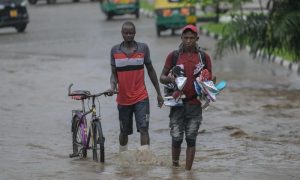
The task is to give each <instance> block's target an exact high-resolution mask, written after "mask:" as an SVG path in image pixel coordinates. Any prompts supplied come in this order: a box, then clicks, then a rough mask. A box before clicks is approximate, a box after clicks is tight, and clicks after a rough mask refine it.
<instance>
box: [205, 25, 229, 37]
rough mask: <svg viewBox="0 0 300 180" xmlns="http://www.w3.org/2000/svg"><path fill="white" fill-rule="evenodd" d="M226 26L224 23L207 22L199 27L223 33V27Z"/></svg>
mask: <svg viewBox="0 0 300 180" xmlns="http://www.w3.org/2000/svg"><path fill="white" fill-rule="evenodd" d="M225 26H226V24H221V23H207V24H203V25H202V26H201V27H202V28H203V29H206V30H208V31H210V32H213V33H217V34H220V35H222V34H223V28H224V27H225Z"/></svg>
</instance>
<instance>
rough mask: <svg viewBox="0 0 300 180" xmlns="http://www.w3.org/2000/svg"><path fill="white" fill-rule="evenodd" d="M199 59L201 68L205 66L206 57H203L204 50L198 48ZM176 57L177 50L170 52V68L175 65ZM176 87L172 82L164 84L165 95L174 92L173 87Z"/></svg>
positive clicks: (177, 55)
mask: <svg viewBox="0 0 300 180" xmlns="http://www.w3.org/2000/svg"><path fill="white" fill-rule="evenodd" d="M198 54H199V61H200V62H201V64H203V65H204V66H203V68H206V58H205V52H204V51H203V50H202V49H200V48H199V53H198ZM178 57H179V50H174V51H173V52H172V67H171V69H172V68H173V67H174V66H176V64H177V61H178ZM175 88H176V85H174V84H168V85H167V86H164V93H165V96H170V95H172V93H173V92H174V89H175Z"/></svg>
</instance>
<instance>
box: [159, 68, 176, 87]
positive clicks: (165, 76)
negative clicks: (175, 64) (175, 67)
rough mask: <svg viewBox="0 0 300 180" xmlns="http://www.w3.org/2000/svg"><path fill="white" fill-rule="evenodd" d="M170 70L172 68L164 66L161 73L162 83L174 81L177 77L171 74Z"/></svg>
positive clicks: (160, 79)
mask: <svg viewBox="0 0 300 180" xmlns="http://www.w3.org/2000/svg"><path fill="white" fill-rule="evenodd" d="M169 72H170V69H168V68H166V67H164V68H163V70H162V72H161V75H160V78H159V81H160V82H161V83H162V84H169V83H173V82H175V77H174V76H169V75H168V74H169Z"/></svg>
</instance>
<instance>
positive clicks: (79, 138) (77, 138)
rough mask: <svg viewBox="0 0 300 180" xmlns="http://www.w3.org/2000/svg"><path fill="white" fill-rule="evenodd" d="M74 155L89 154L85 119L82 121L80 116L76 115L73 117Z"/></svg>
mask: <svg viewBox="0 0 300 180" xmlns="http://www.w3.org/2000/svg"><path fill="white" fill-rule="evenodd" d="M73 123H74V124H73V128H74V129H73V131H72V137H73V155H78V156H82V157H84V158H85V157H86V156H87V149H86V141H87V136H86V125H85V123H84V121H80V118H79V117H78V116H75V117H74V119H73Z"/></svg>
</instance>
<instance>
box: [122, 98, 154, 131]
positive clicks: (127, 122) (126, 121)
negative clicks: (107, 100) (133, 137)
mask: <svg viewBox="0 0 300 180" xmlns="http://www.w3.org/2000/svg"><path fill="white" fill-rule="evenodd" d="M118 110H119V121H120V131H121V132H122V133H123V134H127V135H130V134H132V133H133V130H132V128H133V114H134V116H135V124H136V129H137V131H138V132H139V129H141V128H146V129H148V128H149V117H150V109H149V99H148V98H147V99H144V100H142V101H140V102H137V103H135V104H133V105H120V104H118Z"/></svg>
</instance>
